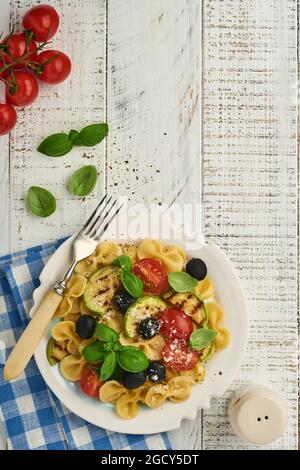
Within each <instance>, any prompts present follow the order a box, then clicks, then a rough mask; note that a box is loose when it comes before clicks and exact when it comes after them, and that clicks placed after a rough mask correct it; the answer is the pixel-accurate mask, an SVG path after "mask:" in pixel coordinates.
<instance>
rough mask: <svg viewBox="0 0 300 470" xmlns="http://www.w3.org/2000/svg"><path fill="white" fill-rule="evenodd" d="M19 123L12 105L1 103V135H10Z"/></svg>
mask: <svg viewBox="0 0 300 470" xmlns="http://www.w3.org/2000/svg"><path fill="white" fill-rule="evenodd" d="M16 122H17V113H16V110H15V108H13V107H12V106H11V105H10V104H7V103H0V135H4V134H8V133H9V132H10V131H11V130H12V128H13V127H14V125H15V124H16Z"/></svg>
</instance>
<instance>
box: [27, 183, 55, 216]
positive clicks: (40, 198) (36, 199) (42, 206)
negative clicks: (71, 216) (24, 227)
mask: <svg viewBox="0 0 300 470" xmlns="http://www.w3.org/2000/svg"><path fill="white" fill-rule="evenodd" d="M27 202H28V206H29V208H30V210H31V212H33V214H35V215H37V216H39V217H49V215H51V214H53V212H55V210H56V200H55V197H54V196H53V194H51V193H50V191H48V190H47V189H45V188H41V187H40V186H30V188H29V189H28V194H27Z"/></svg>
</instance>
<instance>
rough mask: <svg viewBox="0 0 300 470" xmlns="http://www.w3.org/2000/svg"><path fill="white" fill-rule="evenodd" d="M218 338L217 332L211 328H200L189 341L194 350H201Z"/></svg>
mask: <svg viewBox="0 0 300 470" xmlns="http://www.w3.org/2000/svg"><path fill="white" fill-rule="evenodd" d="M216 336H217V332H216V331H215V330H212V329H210V328H199V329H198V330H195V331H193V333H192V334H191V336H190V339H189V345H190V347H191V348H192V349H197V351H201V349H204V348H206V346H208V345H209V344H210V343H211V342H212V341H213V340H214V338H215V337H216Z"/></svg>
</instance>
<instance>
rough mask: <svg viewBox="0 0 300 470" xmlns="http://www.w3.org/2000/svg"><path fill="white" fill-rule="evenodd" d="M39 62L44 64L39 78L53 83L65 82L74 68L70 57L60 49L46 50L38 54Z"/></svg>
mask: <svg viewBox="0 0 300 470" xmlns="http://www.w3.org/2000/svg"><path fill="white" fill-rule="evenodd" d="M37 62H38V63H39V64H40V65H41V66H42V71H41V72H40V73H38V77H39V79H40V80H42V81H43V82H47V83H51V84H56V83H60V82H63V81H64V80H65V79H66V78H67V77H68V76H69V74H70V72H71V68H72V64H71V61H70V59H69V57H68V56H67V55H66V54H64V53H63V52H60V51H44V52H42V53H41V54H39V55H38V56H37Z"/></svg>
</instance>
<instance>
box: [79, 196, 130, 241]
mask: <svg viewBox="0 0 300 470" xmlns="http://www.w3.org/2000/svg"><path fill="white" fill-rule="evenodd" d="M116 204H117V199H114V200H112V196H110V197H109V198H108V199H107V194H105V196H104V197H103V198H102V200H101V201H100V203H99V204H98V206H97V207H96V209H95V210H94V212H93V213H92V215H91V216H90V218H89V219H88V221H87V222H86V224H85V225H84V227H83V229H82V231H83V233H84V235H86V236H88V237H91V238H93V239H94V240H99V239H100V238H101V237H102V235H103V234H104V232H105V231H106V230H107V227H108V226H109V225H110V224H111V222H112V221H113V219H114V218H115V217H116V215H117V214H118V213H119V212H120V210H121V209H122V207H123V204H121V205H117V206H116Z"/></svg>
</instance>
